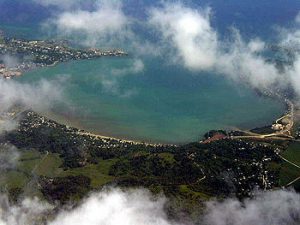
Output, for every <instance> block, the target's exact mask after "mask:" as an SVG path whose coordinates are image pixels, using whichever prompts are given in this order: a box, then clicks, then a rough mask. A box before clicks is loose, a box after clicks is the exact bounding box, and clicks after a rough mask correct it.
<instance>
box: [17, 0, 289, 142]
mask: <svg viewBox="0 0 300 225" xmlns="http://www.w3.org/2000/svg"><path fill="white" fill-rule="evenodd" d="M234 4H235V2H234V1H229V2H228V5H226V4H225V3H224V2H221V1H216V2H215V3H213V4H212V7H215V8H214V10H216V12H215V18H216V19H215V20H214V23H215V24H216V25H217V26H218V28H220V29H219V30H220V32H221V33H222V34H224V33H226V32H227V31H226V28H225V27H228V26H230V25H233V24H232V23H233V21H238V23H240V24H238V27H239V28H240V29H241V32H242V33H244V34H247V31H249V35H250V34H251V36H255V34H253V31H257V33H258V34H259V35H260V36H264V37H265V38H270V37H268V34H267V31H266V29H265V28H266V27H269V28H270V27H271V24H269V22H268V20H270V21H273V20H272V18H273V17H276V15H280V9H281V7H280V4H282V1H278V3H277V4H275V3H274V4H272V12H270V15H269V17H268V16H265V15H262V14H259V13H262V12H265V11H262V12H260V11H259V10H257V9H251V1H245V2H244V3H243V4H242V3H239V4H238V7H234ZM218 7H219V8H220V9H221V8H224V7H228V8H234V9H235V10H236V11H234V12H233V15H229V14H228V15H227V14H223V13H222V11H220V10H218ZM249 7H250V8H249ZM284 7H287V6H284ZM292 7H293V6H292V5H291V6H290V8H287V9H286V10H285V11H284V10H283V11H284V12H283V15H282V21H279V23H285V21H288V20H289V19H290V18H289V17H291V18H292V15H290V14H289V13H288V12H289V10H292ZM248 8H249V10H250V12H252V13H254V12H255V11H257V13H258V14H257V15H254V14H251V13H249V12H248V11H247V10H246V9H248ZM128 10H129V11H130V8H129V9H128ZM270 10H271V9H270ZM228 11H229V10H224V12H228ZM285 13H286V14H285ZM248 16H253V18H252V19H251V20H246V18H247V17H248ZM237 18H240V20H239V19H237ZM243 18H244V19H243ZM263 18H265V20H264V19H263ZM261 21H265V23H262V22H261ZM35 23H36V21H35ZM15 26H16V27H17V26H18V24H15ZM30 29H32V28H30ZM270 30H271V28H270ZM270 39H271V38H270ZM126 50H128V52H129V53H130V55H129V56H128V57H122V58H114V57H112V58H101V59H97V60H90V61H76V62H70V63H64V64H59V65H58V66H55V67H49V68H41V69H37V70H35V71H31V72H29V73H26V74H24V76H22V77H21V78H19V81H21V82H30V83H34V82H37V81H38V80H39V79H53V78H56V77H62V76H64V77H66V81H65V85H64V88H65V95H66V99H68V102H69V103H70V104H71V108H70V107H69V106H66V107H61V108H59V109H56V110H55V112H53V114H52V115H51V116H53V117H54V118H55V119H58V120H59V121H61V122H67V123H69V124H70V125H74V126H78V127H80V128H83V129H86V130H89V131H93V132H95V133H98V134H103V135H109V136H113V137H119V138H127V139H132V140H143V141H150V142H163V143H185V142H189V141H197V140H199V139H200V138H201V136H202V135H203V134H204V133H205V132H207V131H209V130H211V129H230V128H234V127H238V128H254V127H256V126H262V125H266V124H269V123H271V122H272V121H273V120H274V119H275V118H277V117H278V116H280V115H281V114H282V113H283V112H284V105H283V103H281V102H278V101H276V100H273V99H269V98H265V97H260V96H258V95H257V94H256V93H255V92H254V91H253V90H252V89H251V88H249V87H247V86H246V85H242V84H237V83H233V82H232V81H231V80H228V79H225V78H224V77H223V76H221V75H216V74H210V73H199V72H197V73H192V72H190V71H188V70H186V69H183V68H182V67H180V66H176V65H170V63H169V62H168V60H163V58H156V57H149V56H147V57H146V56H142V57H141V56H139V58H137V57H136V55H135V53H134V52H131V51H130V49H126ZM140 61H142V62H143V64H144V68H143V69H141V68H140V69H136V68H135V67H139V66H140V65H139V62H140ZM130 68H131V69H130ZM120 74H121V75H120Z"/></svg>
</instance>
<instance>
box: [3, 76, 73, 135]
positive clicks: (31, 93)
mask: <svg viewBox="0 0 300 225" xmlns="http://www.w3.org/2000/svg"><path fill="white" fill-rule="evenodd" d="M65 79H66V78H65V77H61V78H59V79H57V80H52V81H48V80H41V81H39V82H35V83H33V84H27V83H20V82H18V81H16V80H4V79H0V90H1V93H0V106H1V107H0V115H1V120H0V134H1V133H2V132H3V131H9V130H12V129H14V128H15V127H16V126H17V122H16V121H15V120H12V119H11V116H10V115H8V114H7V112H9V111H10V110H11V109H12V108H13V107H15V106H22V107H24V108H25V109H32V110H35V111H37V112H47V111H49V110H51V109H52V108H53V107H54V106H55V105H57V104H62V103H63V104H66V105H68V104H69V103H68V101H67V100H66V98H65V97H64V93H63V92H64V89H63V84H64V82H65Z"/></svg>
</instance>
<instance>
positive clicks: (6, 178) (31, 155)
mask: <svg viewBox="0 0 300 225" xmlns="http://www.w3.org/2000/svg"><path fill="white" fill-rule="evenodd" d="M115 162H116V160H102V159H99V160H98V164H97V165H95V164H88V165H87V166H85V167H81V168H75V169H68V170H63V168H61V165H62V160H61V158H60V157H59V155H58V154H53V153H49V154H48V153H47V154H46V153H40V152H38V151H36V150H28V151H24V152H22V154H21V156H20V159H19V161H18V164H17V167H16V168H15V169H12V170H9V171H6V172H5V174H2V176H1V179H0V188H2V189H11V188H24V187H26V186H28V185H35V184H36V180H34V179H35V178H36V177H37V176H46V177H66V176H77V175H84V176H87V177H89V178H90V179H91V186H92V188H99V187H101V186H103V185H104V184H106V183H108V182H110V181H112V180H114V177H112V176H109V175H108V173H109V169H110V167H111V165H113V164H114V163H115ZM33 180H34V181H33Z"/></svg>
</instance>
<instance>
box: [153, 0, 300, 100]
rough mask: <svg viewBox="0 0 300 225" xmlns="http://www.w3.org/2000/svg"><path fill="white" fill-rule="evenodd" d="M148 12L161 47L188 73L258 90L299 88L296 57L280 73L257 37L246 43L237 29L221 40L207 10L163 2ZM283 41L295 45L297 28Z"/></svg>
mask: <svg viewBox="0 0 300 225" xmlns="http://www.w3.org/2000/svg"><path fill="white" fill-rule="evenodd" d="M149 12H150V18H149V22H150V23H151V24H152V25H153V27H155V28H156V29H157V30H158V31H159V33H160V34H161V41H160V43H161V45H162V46H166V47H165V48H166V49H171V57H172V58H173V62H176V63H177V64H181V65H182V66H184V67H186V68H187V69H189V70H192V71H198V72H200V71H214V72H215V73H218V74H222V75H226V76H227V77H228V78H230V79H233V80H235V81H237V82H246V83H248V84H250V85H251V86H252V87H255V88H259V89H261V90H266V89H267V90H275V89H277V88H278V87H283V88H286V87H288V86H294V87H295V88H296V90H298V89H299V88H298V86H299V83H297V84H295V82H294V81H295V80H298V79H299V78H298V76H300V75H299V74H300V71H298V69H299V68H298V66H297V62H298V58H299V55H296V60H295V65H294V66H292V67H287V68H286V69H287V70H286V73H282V72H281V71H279V70H278V69H277V67H276V65H275V64H273V63H271V62H268V61H267V60H266V58H265V57H264V56H263V54H262V53H263V51H264V50H265V48H264V46H266V43H265V42H264V41H262V40H260V39H258V38H257V39H253V40H250V41H248V42H247V41H245V40H243V38H242V37H241V35H240V34H239V31H238V30H237V29H232V36H231V37H230V38H228V39H227V40H226V41H224V40H221V39H220V38H219V37H218V32H217V30H216V29H215V28H214V27H213V26H212V24H211V9H210V8H204V9H192V8H189V7H188V6H185V5H184V4H182V3H170V2H165V3H163V4H162V6H161V7H156V8H152V9H151V10H150V11H149ZM298 20H299V19H298V17H297V18H296V19H295V23H297V22H298ZM284 41H289V42H291V41H293V42H297V43H299V42H300V39H299V27H298V28H296V29H295V30H293V31H291V30H289V31H288V33H287V34H286V37H285V39H284ZM279 44H281V43H279ZM169 55H170V54H169ZM298 93H299V95H300V92H298Z"/></svg>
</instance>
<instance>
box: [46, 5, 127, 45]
mask: <svg viewBox="0 0 300 225" xmlns="http://www.w3.org/2000/svg"><path fill="white" fill-rule="evenodd" d="M95 5H96V6H95V8H96V9H94V10H82V9H76V10H65V11H63V12H61V13H59V14H58V15H56V16H55V17H54V18H52V19H50V20H49V21H48V22H46V23H45V24H44V26H46V27H52V28H53V27H54V29H55V30H57V33H58V34H60V35H65V36H72V35H74V34H77V35H79V36H80V37H81V38H83V40H84V43H85V44H86V45H89V46H95V45H96V44H97V43H102V44H103V43H106V44H107V45H109V44H110V43H114V44H117V43H120V42H123V41H124V40H125V39H126V38H128V37H130V36H131V35H132V33H131V29H130V18H129V17H128V16H126V15H125V14H124V12H123V10H122V3H121V1H108V0H98V1H96V3H95Z"/></svg>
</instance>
